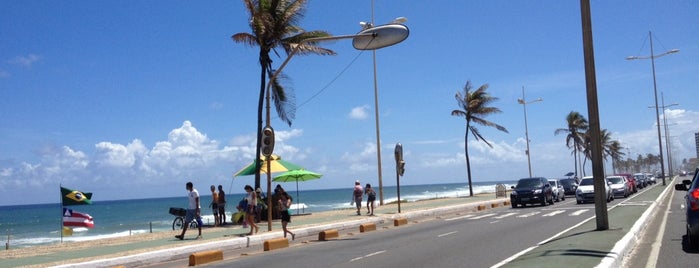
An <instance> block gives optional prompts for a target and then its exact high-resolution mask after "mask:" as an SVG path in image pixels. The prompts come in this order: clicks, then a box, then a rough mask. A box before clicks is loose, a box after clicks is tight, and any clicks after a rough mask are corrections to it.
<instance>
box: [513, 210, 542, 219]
mask: <svg viewBox="0 0 699 268" xmlns="http://www.w3.org/2000/svg"><path fill="white" fill-rule="evenodd" d="M539 213H541V212H540V211H534V212H530V213H527V214H524V215H519V216H517V218H526V217H531V216H534V215H536V214H539Z"/></svg>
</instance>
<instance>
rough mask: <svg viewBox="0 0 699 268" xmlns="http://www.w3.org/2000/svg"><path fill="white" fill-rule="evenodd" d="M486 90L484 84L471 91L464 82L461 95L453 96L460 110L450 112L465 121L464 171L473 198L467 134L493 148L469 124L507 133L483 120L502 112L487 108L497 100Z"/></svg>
mask: <svg viewBox="0 0 699 268" xmlns="http://www.w3.org/2000/svg"><path fill="white" fill-rule="evenodd" d="M487 89H488V84H484V85H482V86H480V87H479V88H478V89H476V90H475V91H471V81H466V85H465V86H464V88H463V90H464V91H463V93H462V92H459V91H457V92H456V96H455V97H456V101H457V103H458V104H459V108H461V109H462V110H453V111H451V115H452V116H460V117H464V118H465V119H466V134H465V135H464V152H465V154H466V170H467V172H468V190H469V194H470V196H473V188H472V186H471V162H470V160H469V158H468V133H469V132H471V133H472V134H473V137H474V138H475V139H476V141H479V140H481V141H483V142H485V144H487V145H488V146H489V147H490V148H493V145H491V144H490V143H489V142H488V141H487V140H486V139H485V138H483V136H482V135H481V133H480V131H479V130H478V129H477V128H476V127H475V126H474V125H472V124H471V123H472V122H473V123H476V124H479V125H482V126H487V127H495V128H496V129H497V130H500V131H503V132H505V133H509V132H508V131H507V129H505V127H503V126H501V125H498V124H496V123H493V122H490V121H488V120H485V119H484V118H485V117H486V116H488V115H491V114H495V113H500V112H502V111H500V109H498V108H496V107H489V106H488V105H489V104H490V103H492V102H494V101H496V100H498V98H496V97H492V96H490V94H488V92H486V90H487Z"/></svg>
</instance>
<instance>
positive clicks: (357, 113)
mask: <svg viewBox="0 0 699 268" xmlns="http://www.w3.org/2000/svg"><path fill="white" fill-rule="evenodd" d="M347 116H348V117H349V118H350V119H357V120H364V119H366V118H367V117H369V106H368V105H364V106H359V107H354V108H352V111H350V113H349V114H348V115H347Z"/></svg>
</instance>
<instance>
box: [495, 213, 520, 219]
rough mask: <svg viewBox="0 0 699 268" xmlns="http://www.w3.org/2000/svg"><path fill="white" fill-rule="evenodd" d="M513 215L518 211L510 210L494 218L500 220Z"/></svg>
mask: <svg viewBox="0 0 699 268" xmlns="http://www.w3.org/2000/svg"><path fill="white" fill-rule="evenodd" d="M512 215H517V213H516V212H510V213H507V214H504V215H500V216H497V217H493V218H496V219H498V220H500V219H503V218H507V217H509V216H512Z"/></svg>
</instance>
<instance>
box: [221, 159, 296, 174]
mask: <svg viewBox="0 0 699 268" xmlns="http://www.w3.org/2000/svg"><path fill="white" fill-rule="evenodd" d="M260 159H261V160H262V161H261V162H260V173H267V162H265V158H264V157H262V158H260ZM269 164H270V173H276V172H285V171H289V170H295V169H303V167H301V166H299V165H296V164H294V163H291V162H288V161H286V160H282V158H281V156H279V155H276V154H273V155H271V156H270V157H269ZM247 175H255V162H254V161H253V162H252V163H250V164H249V165H247V166H245V167H244V168H242V169H241V170H238V172H236V173H233V177H238V176H247Z"/></svg>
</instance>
